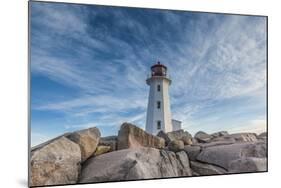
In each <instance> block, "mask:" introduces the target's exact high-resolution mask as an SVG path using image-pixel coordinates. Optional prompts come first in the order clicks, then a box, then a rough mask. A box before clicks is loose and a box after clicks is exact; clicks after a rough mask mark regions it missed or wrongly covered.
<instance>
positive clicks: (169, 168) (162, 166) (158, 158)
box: [80, 147, 191, 183]
mask: <svg viewBox="0 0 281 188" xmlns="http://www.w3.org/2000/svg"><path fill="white" fill-rule="evenodd" d="M178 176H191V169H190V167H189V159H188V156H187V155H186V153H185V152H178V153H174V152H171V151H165V150H158V149H155V148H147V147H140V148H135V149H123V150H118V151H114V152H110V153H106V154H103V155H99V156H97V157H92V158H90V159H89V160H87V161H86V163H85V164H84V165H83V168H82V172H81V177H80V183H90V182H104V181H120V180H136V179H151V178H163V177H178Z"/></svg>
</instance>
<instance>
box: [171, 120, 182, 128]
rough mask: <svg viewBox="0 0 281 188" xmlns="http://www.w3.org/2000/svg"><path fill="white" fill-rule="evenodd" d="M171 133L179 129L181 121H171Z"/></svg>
mask: <svg viewBox="0 0 281 188" xmlns="http://www.w3.org/2000/svg"><path fill="white" fill-rule="evenodd" d="M172 125H173V131H178V130H180V129H181V121H179V120H175V119H172Z"/></svg>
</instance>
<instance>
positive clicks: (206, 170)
mask: <svg viewBox="0 0 281 188" xmlns="http://www.w3.org/2000/svg"><path fill="white" fill-rule="evenodd" d="M190 166H191V168H192V170H193V171H194V172H196V173H197V174H199V175H216V174H227V171H226V170H224V169H223V168H220V167H218V166H214V165H210V164H206V163H200V162H198V161H190Z"/></svg>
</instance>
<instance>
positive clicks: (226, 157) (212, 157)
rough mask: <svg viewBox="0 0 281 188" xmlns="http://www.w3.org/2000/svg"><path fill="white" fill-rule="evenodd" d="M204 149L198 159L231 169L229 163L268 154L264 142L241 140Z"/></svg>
mask: <svg viewBox="0 0 281 188" xmlns="http://www.w3.org/2000/svg"><path fill="white" fill-rule="evenodd" d="M202 149H203V150H202V151H201V152H200V154H199V155H198V156H197V157H196V159H197V160H198V161H201V162H204V163H209V164H214V165H217V166H220V167H222V168H224V169H229V164H230V163H231V162H232V161H234V160H237V159H240V158H242V157H258V158H264V157H266V156H267V153H266V152H267V151H266V145H265V143H264V142H239V143H235V144H229V145H215V146H212V147H205V148H202Z"/></svg>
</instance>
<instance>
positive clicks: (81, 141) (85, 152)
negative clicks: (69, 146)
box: [67, 127, 100, 161]
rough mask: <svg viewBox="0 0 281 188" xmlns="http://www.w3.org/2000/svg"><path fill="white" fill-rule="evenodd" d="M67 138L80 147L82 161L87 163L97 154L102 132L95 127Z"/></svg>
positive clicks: (74, 133)
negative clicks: (87, 160)
mask: <svg viewBox="0 0 281 188" xmlns="http://www.w3.org/2000/svg"><path fill="white" fill-rule="evenodd" d="M67 138H68V139H70V140H72V141H73V142H75V143H77V144H78V145H79V146H80V149H81V156H82V161H85V160H86V159H88V158H89V157H90V156H91V155H92V154H93V153H94V152H95V150H96V148H97V146H98V143H99V139H100V131H99V130H98V129H97V128H95V127H93V128H89V129H84V130H81V131H77V132H73V133H71V134H69V135H68V136H67Z"/></svg>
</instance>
